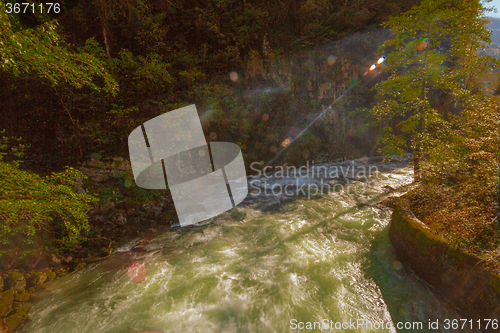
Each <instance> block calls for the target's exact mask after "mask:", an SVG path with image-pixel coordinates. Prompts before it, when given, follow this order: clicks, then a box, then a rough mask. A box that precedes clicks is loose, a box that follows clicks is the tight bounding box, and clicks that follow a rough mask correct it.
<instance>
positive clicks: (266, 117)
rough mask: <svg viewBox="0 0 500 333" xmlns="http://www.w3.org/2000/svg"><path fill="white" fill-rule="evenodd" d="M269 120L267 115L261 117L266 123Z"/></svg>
mask: <svg viewBox="0 0 500 333" xmlns="http://www.w3.org/2000/svg"><path fill="white" fill-rule="evenodd" d="M268 119H269V115H268V114H267V113H265V114H263V115H262V120H264V121H267V120H268Z"/></svg>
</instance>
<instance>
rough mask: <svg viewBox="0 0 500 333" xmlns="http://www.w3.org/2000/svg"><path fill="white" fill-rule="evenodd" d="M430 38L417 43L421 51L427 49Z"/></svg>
mask: <svg viewBox="0 0 500 333" xmlns="http://www.w3.org/2000/svg"><path fill="white" fill-rule="evenodd" d="M428 42H429V40H428V39H424V40H423V41H421V42H419V43H418V44H417V49H418V50H419V51H422V50H423V49H425V48H426V47H427V44H428Z"/></svg>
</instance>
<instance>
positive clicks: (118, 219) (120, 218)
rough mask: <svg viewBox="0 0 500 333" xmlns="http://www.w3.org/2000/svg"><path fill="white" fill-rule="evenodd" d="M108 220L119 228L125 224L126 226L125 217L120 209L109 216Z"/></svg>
mask: <svg viewBox="0 0 500 333" xmlns="http://www.w3.org/2000/svg"><path fill="white" fill-rule="evenodd" d="M110 218H111V220H113V222H115V223H116V224H118V225H120V226H124V225H125V224H127V215H126V214H125V211H124V210H122V209H117V210H115V211H114V212H113V214H111V216H110Z"/></svg>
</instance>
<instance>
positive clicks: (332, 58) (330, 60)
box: [327, 55, 337, 65]
mask: <svg viewBox="0 0 500 333" xmlns="http://www.w3.org/2000/svg"><path fill="white" fill-rule="evenodd" d="M327 61H328V65H333V64H334V63H335V61H337V58H336V57H335V56H334V55H331V56H329V57H328V60H327Z"/></svg>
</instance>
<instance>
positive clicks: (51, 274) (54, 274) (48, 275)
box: [46, 271, 56, 280]
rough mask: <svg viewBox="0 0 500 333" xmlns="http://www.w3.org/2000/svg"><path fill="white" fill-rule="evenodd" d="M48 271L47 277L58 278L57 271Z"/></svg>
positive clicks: (50, 278)
mask: <svg viewBox="0 0 500 333" xmlns="http://www.w3.org/2000/svg"><path fill="white" fill-rule="evenodd" d="M46 273H47V279H49V280H53V279H55V278H56V273H55V272H53V271H47V272H46Z"/></svg>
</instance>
